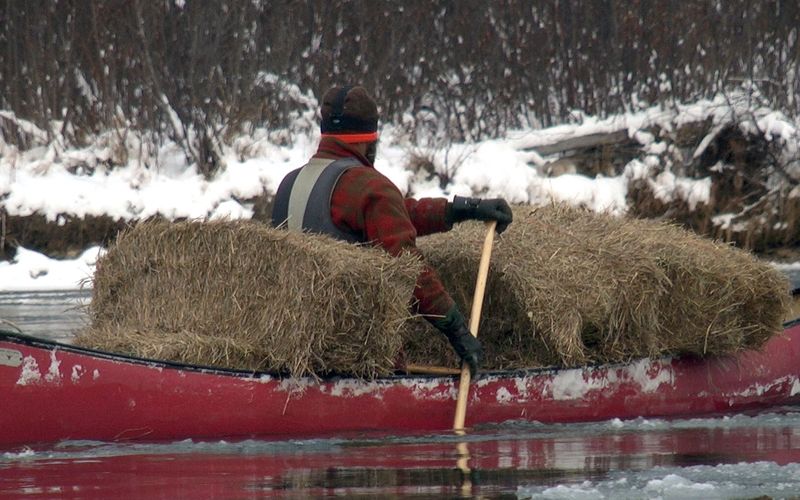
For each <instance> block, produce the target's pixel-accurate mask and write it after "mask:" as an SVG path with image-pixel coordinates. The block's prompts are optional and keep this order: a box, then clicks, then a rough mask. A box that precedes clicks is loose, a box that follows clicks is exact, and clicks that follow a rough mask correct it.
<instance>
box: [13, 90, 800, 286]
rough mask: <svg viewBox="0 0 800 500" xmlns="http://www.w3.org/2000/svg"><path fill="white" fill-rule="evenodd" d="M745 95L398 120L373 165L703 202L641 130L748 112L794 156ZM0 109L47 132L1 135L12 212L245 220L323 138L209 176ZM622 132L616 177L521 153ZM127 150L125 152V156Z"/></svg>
mask: <svg viewBox="0 0 800 500" xmlns="http://www.w3.org/2000/svg"><path fill="white" fill-rule="evenodd" d="M740 101H741V102H744V100H740ZM740 101H737V100H733V101H731V99H730V96H727V97H720V98H719V99H715V100H710V101H701V102H698V103H695V104H692V105H685V106H677V105H676V106H673V107H671V108H670V109H662V108H658V107H654V108H648V109H643V110H640V111H637V112H632V113H629V114H626V115H622V116H617V117H613V118H609V119H605V120H600V119H597V118H593V117H587V116H583V115H576V117H575V120H574V121H575V123H573V124H565V125H560V126H556V127H552V128H549V129H544V130H533V129H531V130H515V131H512V132H510V133H509V134H508V135H507V137H505V138H502V139H494V140H487V141H483V142H479V143H473V144H450V145H448V146H447V147H445V148H442V147H439V148H431V147H428V148H426V147H424V146H419V145H415V144H412V143H411V142H410V141H409V140H408V138H407V137H405V136H404V135H403V134H402V133H401V132H400V130H399V129H397V128H395V127H393V126H391V125H384V126H383V127H382V129H381V141H380V146H379V150H378V160H377V162H376V167H377V168H378V169H379V170H380V171H381V172H383V173H384V174H385V175H386V176H388V177H389V178H390V179H391V180H392V181H393V182H394V183H395V184H396V185H397V186H398V187H399V188H400V190H401V191H403V192H405V193H410V194H411V195H413V196H414V197H425V196H444V197H452V196H453V195H473V194H476V193H480V195H481V196H488V197H493V196H502V197H505V198H506V199H507V200H508V201H509V202H512V203H528V204H533V205H536V204H543V203H548V202H551V201H565V202H569V203H573V204H576V205H582V206H585V207H589V208H591V209H593V210H597V211H608V212H611V213H614V214H623V213H625V211H626V201H625V196H626V191H627V185H628V182H629V181H630V180H631V178H646V179H648V182H650V184H651V186H652V187H653V188H654V192H655V193H656V196H658V197H659V198H662V199H664V200H670V199H673V198H675V197H681V198H683V199H685V200H687V201H689V203H690V204H693V203H697V202H702V201H704V200H707V199H708V196H709V190H710V186H711V184H710V180H709V179H688V178H679V177H676V176H675V175H674V174H673V173H672V171H671V169H670V164H669V163H668V161H666V163H665V159H664V158H665V156H664V155H663V153H664V152H665V149H666V148H667V146H666V145H665V144H664V143H662V142H660V141H659V140H658V139H657V138H655V137H653V136H652V135H651V134H649V133H646V132H644V131H643V130H644V129H645V128H648V127H650V126H652V125H655V124H657V125H659V126H661V127H662V128H667V129H669V128H671V127H676V126H679V125H680V124H682V123H687V122H691V121H698V120H700V119H703V118H709V117H710V118H712V120H713V122H714V123H715V124H717V125H722V124H725V123H729V122H730V121H731V120H732V117H734V116H741V115H742V114H743V112H744V111H746V112H747V113H748V116H751V117H752V120H751V121H750V122H748V124H746V125H745V126H751V127H757V128H758V129H759V130H761V131H764V132H766V133H767V135H768V137H773V138H776V139H779V140H782V141H783V142H784V143H785V144H786V148H787V154H794V155H796V154H797V148H798V146H797V140H796V138H797V136H798V130H799V129H800V124H798V123H796V122H794V121H792V120H790V119H788V118H786V117H785V116H783V115H782V114H780V113H777V112H774V111H771V110H769V109H762V108H755V109H753V108H747V109H738V108H737V106H738V104H736V103H737V102H740ZM748 102H749V101H748ZM742 105H744V104H742ZM0 114H2V115H3V116H4V117H6V118H14V119H15V120H16V121H17V123H18V124H19V125H20V127H21V128H23V129H25V130H26V131H28V132H29V133H30V134H31V136H33V137H40V138H41V144H39V145H38V146H36V147H32V148H30V149H28V150H26V151H20V150H19V149H18V148H16V147H15V146H13V145H10V144H6V143H5V142H3V140H2V137H0V199H2V200H3V205H4V207H5V210H6V211H7V213H8V214H10V215H30V214H32V213H41V214H45V215H46V216H47V217H48V219H50V220H53V221H59V220H60V217H63V215H64V214H72V215H76V216H85V215H110V216H112V217H114V218H123V219H127V220H136V219H140V218H144V217H148V216H151V215H154V214H160V215H162V216H165V217H168V218H179V217H186V218H193V219H213V218H218V217H230V218H249V217H251V216H252V207H251V206H248V204H247V203H244V204H242V203H240V202H239V201H237V200H245V199H252V198H254V197H256V196H258V195H259V194H260V193H261V192H262V191H263V190H265V189H266V190H267V191H271V192H274V191H275V189H276V188H277V186H278V184H279V183H280V181H281V179H282V178H283V177H284V175H286V174H287V173H288V172H289V171H290V170H292V169H294V168H296V167H298V166H300V165H302V164H303V163H304V162H305V161H306V160H307V159H308V157H309V156H310V155H311V154H313V152H314V150H315V148H316V144H317V141H318V139H319V138H318V133H317V132H313V133H311V134H310V135H297V134H295V135H293V139H292V141H291V144H289V145H287V141H286V140H285V137H286V134H276V133H275V131H272V132H269V131H265V130H256V132H254V133H253V134H250V135H246V136H240V137H237V138H235V139H234V140H232V141H231V143H230V144H229V145H227V146H226V147H225V149H224V150H223V155H224V161H225V168H223V169H222V170H221V171H220V172H219V173H218V174H217V175H216V176H215V177H214V178H213V179H212V180H210V181H209V180H206V179H204V178H203V177H202V176H201V175H199V174H198V173H197V171H196V170H195V168H194V167H193V166H189V165H187V164H186V160H185V157H184V156H183V155H182V154H181V152H180V150H179V149H178V148H177V146H176V145H175V144H172V143H167V144H165V145H162V146H160V147H158V148H155V149H157V150H153V149H150V150H149V149H148V148H147V147H142V145H143V144H142V140H141V138H137V137H135V136H133V134H128V135H126V136H125V137H124V138H121V137H120V136H119V135H117V134H114V133H112V132H108V133H106V134H101V135H99V136H97V137H96V138H95V140H94V142H93V143H92V144H91V145H90V146H89V147H85V148H82V149H69V148H65V147H63V146H62V144H63V141H60V140H58V138H57V139H56V140H51V141H45V139H44V138H45V137H46V134H45V133H44V132H43V131H41V130H39V129H37V128H36V127H35V126H34V125H33V124H31V123H28V122H25V121H23V120H19V119H17V118H16V117H14V116H13V114H12V113H9V112H4V111H0ZM299 120H300V121H303V122H304V127H305V129H307V130H308V129H310V130H315V129H314V128H313V126H309V124H310V123H313V121H314V117H313V113H311V114H309V113H305V114H304V115H302V116H301V117H300V118H299ZM298 128H303V127H298ZM616 130H627V132H628V134H629V136H630V137H632V138H634V139H636V140H637V141H638V142H639V143H640V144H641V145H642V150H643V152H644V154H643V157H642V159H641V160H640V159H637V160H634V161H632V162H631V163H630V164H628V166H627V167H626V168H625V170H624V172H623V173H622V174H621V175H619V176H617V177H603V176H598V177H597V178H589V177H585V176H581V175H574V174H567V175H561V176H558V177H547V176H545V175H543V174H542V173H541V172H540V171H541V168H542V167H543V166H544V165H545V164H546V163H547V162H548V161H551V160H553V159H554V158H542V157H540V156H539V155H538V154H536V153H535V152H532V151H530V150H529V149H528V150H526V148H531V147H535V146H541V145H546V144H552V143H554V142H557V141H559V140H562V139H564V138H567V137H572V136H576V135H587V134H592V133H599V132H611V131H616ZM706 145H707V144H705V143H702V144H701V145H700V146H699V147H698V148H697V151H695V152H694V154H695V155H698V154H700V153H701V152H702V149H703V148H704V147H706ZM120 148H122V149H123V150H124V151H126V154H125V155H120V154H119V151H120ZM143 151H144V153H143ZM148 151H149V152H148ZM420 153H421V154H422V155H424V156H426V157H428V158H431V159H432V160H433V163H434V165H435V166H436V169H437V171H440V172H448V173H450V174H451V176H450V178H451V180H450V182H449V184H448V185H447V186H445V188H444V189H442V188H441V186H440V185H439V182H438V180H433V181H432V180H426V179H424V178H422V176H420V175H418V174H415V173H414V172H412V171H411V170H409V169H407V168H406V166H407V165H408V163H409V159H410V157H411V155H413V154H416V155H419V154H420ZM120 158H125V159H126V161H125V162H122V163H121V164H120V162H121V160H120ZM109 164H114V165H115V166H114V168H109V167H108V165H109ZM102 251H103V249H100V248H90V249H87V250H86V251H85V252H84V253H83V254H82V255H81V256H80V257H78V258H77V259H75V260H71V261H56V260H53V259H49V258H47V257H46V256H44V255H41V254H37V253H35V252H32V251H29V250H26V249H20V250H19V252H18V253H17V256H16V257H15V259H14V260H13V261H12V262H0V290H4V291H11V290H70V289H76V288H79V287H80V286H81V284H82V283H83V282H84V281H85V280H86V279H87V278H91V276H92V274H93V271H94V263H95V261H96V260H97V257H98V254H99V253H100V252H102ZM84 284H85V283H84Z"/></svg>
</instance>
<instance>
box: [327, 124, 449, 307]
mask: <svg viewBox="0 0 800 500" xmlns="http://www.w3.org/2000/svg"><path fill="white" fill-rule="evenodd" d="M314 156H315V157H317V158H329V159H339V158H347V157H353V158H357V159H358V160H359V161H360V162H361V163H362V164H363V165H364V166H363V167H354V168H351V169H350V170H347V171H346V172H345V173H344V174H342V176H341V177H340V178H339V182H338V183H337V184H336V187H335V188H334V190H333V195H332V196H331V218H332V219H333V223H334V224H336V225H337V226H338V227H339V228H340V229H342V230H345V231H351V232H354V233H355V234H360V235H362V236H363V239H364V241H369V242H372V243H373V244H375V245H377V246H379V247H381V248H383V249H384V250H386V251H387V252H388V253H389V254H391V255H394V256H397V255H400V254H402V253H403V252H411V253H413V254H414V255H417V256H419V258H420V259H421V260H424V259H423V255H422V252H420V250H419V249H418V248H417V244H416V238H417V236H424V235H426V234H431V233H437V232H442V231H448V230H450V229H451V227H452V226H451V225H448V224H447V222H445V208H446V206H447V200H446V199H444V198H422V199H419V200H415V199H413V198H403V195H402V194H401V193H400V190H399V189H397V186H395V185H394V184H393V183H392V181H390V180H389V179H387V178H386V177H385V176H384V175H383V174H381V173H380V172H378V171H377V170H375V168H374V167H373V166H372V165H371V164H370V162H369V160H367V159H366V158H365V157H364V156H363V155H361V154H360V153H358V152H357V151H355V150H353V149H352V148H351V147H350V146H348V145H347V144H345V143H343V142H341V141H338V140H336V139H334V138H328V137H326V138H323V139H322V140H321V141H320V144H319V149H318V150H317V153H316V154H315V155H314ZM414 299H416V300H415V309H416V311H417V312H418V313H419V314H421V315H422V316H424V317H426V319H428V320H431V321H434V320H436V319H439V318H442V317H444V316H445V315H447V313H448V311H450V309H451V308H452V307H453V305H454V302H453V299H452V298H451V297H450V295H449V294H448V293H447V291H446V290H445V289H444V286H443V285H442V282H441V280H440V279H439V276H438V275H437V274H436V271H434V270H433V268H431V267H430V266H429V265H427V264H425V267H424V269H423V271H422V273H420V275H419V277H418V278H417V287H416V289H415V290H414Z"/></svg>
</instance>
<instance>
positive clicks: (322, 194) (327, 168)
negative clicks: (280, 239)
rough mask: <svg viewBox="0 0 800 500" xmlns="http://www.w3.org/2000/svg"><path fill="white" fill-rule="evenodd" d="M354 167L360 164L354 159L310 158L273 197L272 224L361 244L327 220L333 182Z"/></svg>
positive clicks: (334, 184) (351, 234) (358, 235)
mask: <svg viewBox="0 0 800 500" xmlns="http://www.w3.org/2000/svg"><path fill="white" fill-rule="evenodd" d="M358 166H361V163H360V162H359V161H358V160H356V159H355V158H342V159H340V160H329V159H324V158H312V159H311V161H310V162H308V164H306V165H304V166H303V167H301V168H299V169H297V170H293V171H292V172H290V173H289V174H288V175H287V176H286V177H284V179H283V181H281V184H280V186H279V187H278V191H277V193H276V194H275V202H274V205H273V208H272V225H273V226H275V227H286V228H287V229H289V230H291V231H311V232H315V233H322V234H327V235H330V236H333V237H334V238H338V239H340V240H344V241H349V242H361V241H363V239H362V237H361V235H360V234H355V233H349V232H345V231H342V230H341V229H339V228H338V227H337V226H336V225H335V224H334V223H333V219H331V196H332V195H333V189H334V188H335V187H336V183H337V182H338V181H339V178H340V177H341V176H342V174H343V173H345V172H346V171H347V170H349V169H351V168H353V167H358Z"/></svg>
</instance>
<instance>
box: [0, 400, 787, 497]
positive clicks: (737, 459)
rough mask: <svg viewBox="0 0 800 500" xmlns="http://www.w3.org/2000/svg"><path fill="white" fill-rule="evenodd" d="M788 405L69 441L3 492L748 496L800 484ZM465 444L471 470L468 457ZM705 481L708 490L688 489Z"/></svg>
mask: <svg viewBox="0 0 800 500" xmlns="http://www.w3.org/2000/svg"><path fill="white" fill-rule="evenodd" d="M783 410H784V411H782V412H780V413H775V412H773V413H764V414H760V415H753V416H744V415H737V416H734V417H723V418H707V419H690V420H678V421H666V420H643V419H639V420H635V421H627V422H622V421H616V420H615V421H608V422H599V423H592V424H570V425H566V424H564V425H542V424H530V423H524V424H523V423H508V424H504V425H498V426H491V427H486V428H481V429H474V430H473V431H472V432H471V433H469V434H467V435H465V436H455V435H452V434H438V435H411V436H387V435H355V436H344V437H337V438H331V439H312V440H284V441H261V440H248V441H242V442H236V443H228V442H207V443H204V442H193V441H182V442H178V443H172V444H128V445H125V444H107V443H95V442H65V443H61V444H60V445H58V446H56V447H54V448H53V449H48V450H36V451H34V450H28V449H22V450H14V451H11V452H7V453H4V454H2V455H0V491H5V492H7V493H9V494H17V495H21V496H25V494H26V493H28V494H31V493H35V492H39V493H41V492H47V491H51V492H52V491H58V492H60V493H65V492H78V491H79V492H82V496H85V497H87V498H108V497H112V496H131V495H133V496H137V497H148V498H150V497H153V496H156V497H161V498H176V497H180V498H196V497H210V496H213V497H215V498H263V497H270V496H296V497H328V496H330V497H353V496H369V497H386V496H431V497H439V496H446V497H462V496H468V497H492V498H495V497H497V496H501V495H513V496H519V497H521V498H656V497H661V498H730V497H729V496H727V495H728V494H729V493H730V492H731V491H736V492H737V494H739V495H741V496H739V498H748V497H747V496H746V495H750V496H751V497H755V496H758V495H762V494H770V495H775V494H776V492H777V491H783V492H784V493H786V492H797V491H800V408H794V409H792V408H785V409H783ZM464 447H465V448H466V450H467V453H468V455H469V461H468V468H469V472H468V475H467V476H465V475H464V474H463V472H462V470H461V469H460V468H459V459H460V458H462V455H461V453H463V451H464V450H463V448H464ZM754 471H758V475H759V477H761V480H760V481H756V480H755V478H756V475H755V472H754ZM465 486H467V487H465ZM652 492H656V493H658V494H657V495H655V496H654V495H651V494H650V493H652ZM698 492H701V493H703V494H704V495H705V496H691V495H689V494H691V493H698ZM587 495H588V496H587ZM687 495H689V496H687ZM34 496H36V495H34Z"/></svg>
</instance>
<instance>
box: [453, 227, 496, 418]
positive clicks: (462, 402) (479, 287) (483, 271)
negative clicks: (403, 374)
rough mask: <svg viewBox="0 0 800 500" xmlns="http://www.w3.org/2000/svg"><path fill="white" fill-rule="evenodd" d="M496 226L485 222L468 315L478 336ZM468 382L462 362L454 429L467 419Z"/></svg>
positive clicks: (474, 332) (467, 371)
mask: <svg viewBox="0 0 800 500" xmlns="http://www.w3.org/2000/svg"><path fill="white" fill-rule="evenodd" d="M496 226H497V221H489V222H487V223H486V227H487V230H486V238H485V239H484V240H483V250H482V251H481V261H480V264H479V265H478V280H477V282H476V283H475V294H474V295H473V296H472V312H471V313H470V315H469V331H470V332H471V333H472V334H473V335H475V336H476V337H477V336H478V325H479V323H480V321H481V309H482V308H483V294H484V292H485V291H486V278H487V276H488V275H489V260H490V259H491V257H492V244H493V243H494V231H495V227H496ZM469 382H470V373H469V367H468V366H467V365H466V364H463V363H462V366H461V379H460V380H459V382H458V399H457V400H456V416H455V418H454V419H453V429H454V430H456V431H459V430H463V429H464V421H465V420H466V419H467V397H468V396H469Z"/></svg>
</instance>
